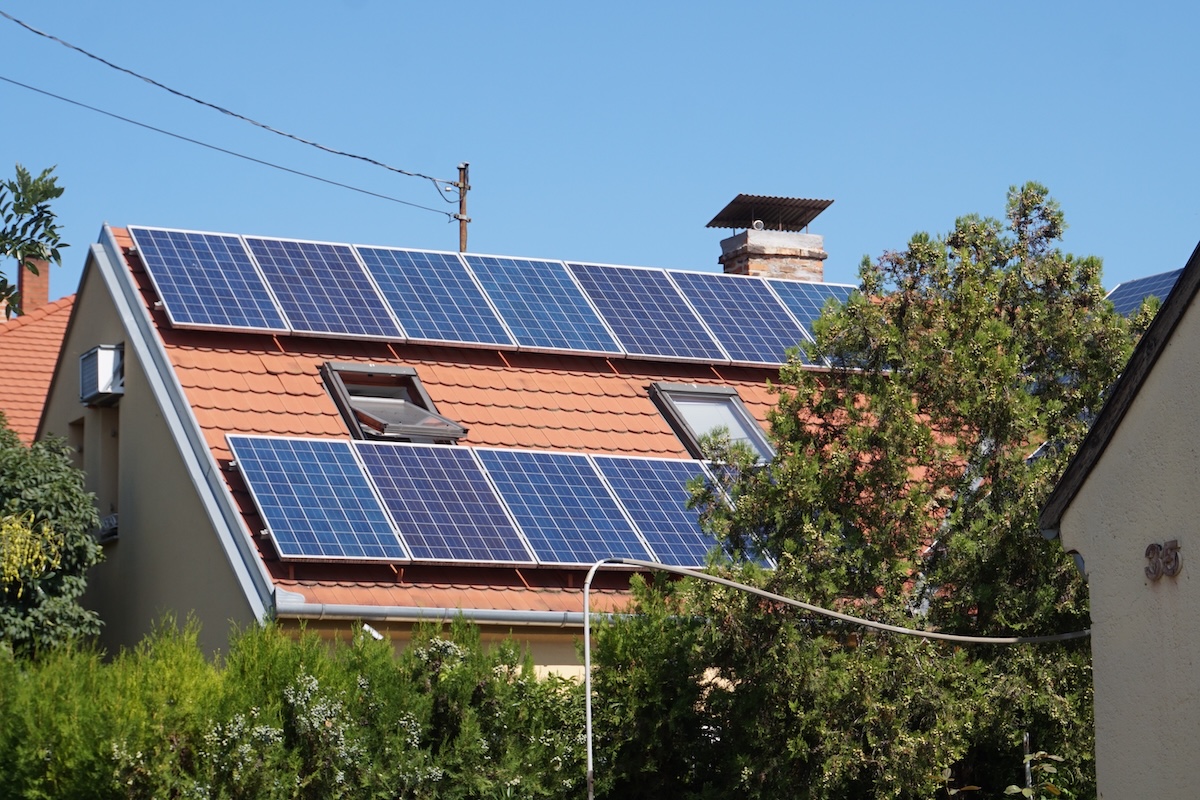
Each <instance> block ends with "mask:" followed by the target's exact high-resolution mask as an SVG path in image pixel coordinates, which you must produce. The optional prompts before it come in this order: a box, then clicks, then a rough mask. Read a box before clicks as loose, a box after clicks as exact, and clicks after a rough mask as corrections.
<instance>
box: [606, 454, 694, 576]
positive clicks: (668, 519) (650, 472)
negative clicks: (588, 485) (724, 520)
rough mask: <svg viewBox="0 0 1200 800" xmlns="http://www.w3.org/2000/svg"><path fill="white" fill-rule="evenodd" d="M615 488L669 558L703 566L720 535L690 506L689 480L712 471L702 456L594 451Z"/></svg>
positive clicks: (646, 533) (651, 542)
mask: <svg viewBox="0 0 1200 800" xmlns="http://www.w3.org/2000/svg"><path fill="white" fill-rule="evenodd" d="M592 460H593V461H594V462H595V464H596V467H597V469H599V470H600V474H601V475H603V476H604V479H605V480H606V481H608V485H609V486H610V487H612V490H613V494H614V495H616V497H617V500H618V501H619V502H620V503H621V505H622V506H624V507H625V511H626V512H627V513H628V514H629V516H630V518H631V519H632V520H633V523H634V525H635V526H636V527H637V529H638V530H639V531H640V532H641V534H642V538H643V539H645V540H646V544H647V545H649V546H650V549H651V550H652V551H654V553H655V555H657V556H658V560H659V561H661V562H662V563H664V564H670V565H672V566H677V567H702V566H704V565H705V563H707V558H708V554H709V553H710V552H712V550H714V549H715V548H716V547H717V541H716V539H714V538H713V537H711V536H709V535H708V534H707V533H705V532H704V531H703V530H701V529H700V522H699V519H700V514H699V512H698V511H695V510H693V509H690V508H688V507H687V503H688V498H689V496H690V495H689V492H688V488H687V484H688V482H689V481H691V480H692V479H693V478H696V477H700V476H707V473H706V472H705V470H704V467H703V465H702V464H701V463H700V462H699V461H684V460H681V459H666V458H634V457H627V456H607V455H596V456H592Z"/></svg>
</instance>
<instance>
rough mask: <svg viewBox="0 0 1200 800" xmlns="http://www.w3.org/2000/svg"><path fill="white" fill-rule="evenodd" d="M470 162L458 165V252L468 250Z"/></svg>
mask: <svg viewBox="0 0 1200 800" xmlns="http://www.w3.org/2000/svg"><path fill="white" fill-rule="evenodd" d="M470 166H471V165H470V164H468V163H467V162H466V161H464V162H462V163H461V164H459V165H458V214H456V215H455V217H454V218H455V219H457V220H458V252H460V253H465V252H467V223H468V222H470V221H471V218H470V217H468V216H467V192H469V191H470V190H471V182H470V179H469V175H470Z"/></svg>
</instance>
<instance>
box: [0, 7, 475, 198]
mask: <svg viewBox="0 0 1200 800" xmlns="http://www.w3.org/2000/svg"><path fill="white" fill-rule="evenodd" d="M0 14H4V12H3V11H0ZM5 16H7V15H5ZM0 81H4V82H5V83H11V84H12V85H14V86H20V87H21V88H22V89H28V90H29V91H31V92H37V93H38V94H41V95H45V96H46V97H53V98H54V99H55V100H61V101H62V102H64V103H70V104H71V105H73V106H79V107H80V108H86V109H87V110H88V111H94V112H96V113H97V114H103V115H104V116H106V117H112V118H113V119H118V120H120V121H121V122H128V123H129V124H130V125H136V126H138V127H139V128H145V129H146V130H148V131H154V132H155V133H161V134H163V135H164V136H170V137H172V138H175V139H179V140H181V141H184V142H190V143H191V144H195V145H199V146H201V147H207V148H208V149H209V150H215V151H217V152H218V153H224V154H226V155H230V156H234V157H236V158H241V159H244V160H246V161H252V162H254V163H255V164H261V165H262V166H264V167H271V168H272V169H277V170H280V171H281V172H288V173H291V174H292V175H299V176H300V177H302V178H311V179H312V180H314V181H320V182H321V183H327V184H329V185H330V186H338V187H341V188H342V189H349V190H350V191H352V192H358V193H359V194H365V195H369V196H371V197H378V198H379V199H380V200H390V201H391V202H393V203H399V204H400V205H403V206H412V207H413V208H419V209H421V210H422V211H432V212H433V213H434V214H441V215H442V216H444V217H447V218H448V219H449V220H451V221H452V220H454V219H456V218H457V215H455V214H452V213H450V212H449V211H442V210H441V209H440V208H430V207H428V206H423V205H419V204H417V203H410V202H409V201H407V200H401V199H399V198H396V197H392V196H391V195H386V194H380V193H379V192H372V191H369V190H367V189H360V188H358V187H357V186H351V185H350V184H348V183H339V182H338V181H334V180H330V179H329V178H322V177H320V176H319V175H313V174H311V173H308V172H301V171H300V170H298V169H292V168H291V167H285V166H282V165H281V164H275V163H272V162H270V161H264V160H262V159H261V158H255V157H254V156H248V155H245V154H243V153H238V152H235V151H233V150H227V149H226V148H224V147H218V146H217V145H215V144H208V143H207V142H202V141H200V140H199V139H192V138H191V137H188V136H184V135H182V134H179V133H173V132H171V131H168V130H163V129H162V128H156V127H154V126H153V125H147V124H146V123H144V122H138V121H137V120H135V119H130V118H129V117H123V116H121V115H120V114H114V113H113V112H111V111H105V110H104V109H102V108H96V107H95V106H89V105H88V104H87V103H81V102H79V101H78V100H72V99H71V98H69V97H63V96H62V95H57V94H54V93H53V92H48V91H46V90H45V89H39V88H37V87H36V86H30V85H29V84H27V83H21V82H20V81H15V80H13V79H12V78H6V77H4V76H3V75H0Z"/></svg>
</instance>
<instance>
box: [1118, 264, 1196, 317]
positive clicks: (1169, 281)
mask: <svg viewBox="0 0 1200 800" xmlns="http://www.w3.org/2000/svg"><path fill="white" fill-rule="evenodd" d="M1182 274H1183V270H1181V269H1177V270H1175V271H1173V272H1163V273H1161V274H1158V275H1150V276H1147V277H1145V278H1138V279H1137V280H1132V281H1125V282H1124V283H1121V284H1117V286H1116V288H1114V289H1113V290H1112V291H1111V292H1109V293H1108V299H1109V300H1110V301H1111V302H1112V304H1113V309H1114V310H1115V311H1116V312H1117V313H1118V314H1120V315H1122V316H1125V317H1128V316H1129V315H1130V314H1132V313H1134V312H1136V311H1137V310H1138V309H1139V308H1141V307H1142V301H1143V300H1145V299H1146V298H1147V297H1150V296H1154V297H1157V298H1158V299H1159V301H1161V302H1163V303H1165V302H1166V301H1167V297H1168V296H1170V294H1171V290H1172V289H1174V288H1175V283H1176V282H1177V281H1178V280H1179V276H1180V275H1182Z"/></svg>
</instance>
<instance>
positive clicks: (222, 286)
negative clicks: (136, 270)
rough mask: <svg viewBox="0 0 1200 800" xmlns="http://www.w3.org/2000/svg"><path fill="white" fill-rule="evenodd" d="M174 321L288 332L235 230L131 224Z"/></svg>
mask: <svg viewBox="0 0 1200 800" xmlns="http://www.w3.org/2000/svg"><path fill="white" fill-rule="evenodd" d="M129 234H130V235H131V236H132V237H133V241H134V243H135V244H136V245H137V249H138V252H139V253H140V254H141V256H142V261H143V263H145V265H146V271H147V272H148V273H149V274H150V279H151V280H152V281H153V282H154V288H155V289H156V290H157V291H158V296H159V298H160V299H161V300H162V302H163V306H164V307H165V309H166V312H167V317H168V318H169V319H170V320H171V324H172V325H175V326H182V327H219V328H247V329H251V330H262V331H278V332H281V333H286V332H287V329H288V328H287V324H286V323H284V321H283V317H281V316H280V315H279V310H278V309H277V308H276V307H275V303H274V302H273V301H272V300H271V293H270V292H268V291H267V286H266V284H265V283H263V280H262V277H261V276H259V274H258V272H257V271H256V270H255V269H254V262H253V261H251V260H250V256H249V255H247V254H246V248H244V247H243V246H242V242H241V240H240V239H238V237H236V236H223V235H221V234H217V233H190V232H187V231H171V230H162V229H158V228H135V227H131V228H130V229H129Z"/></svg>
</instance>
